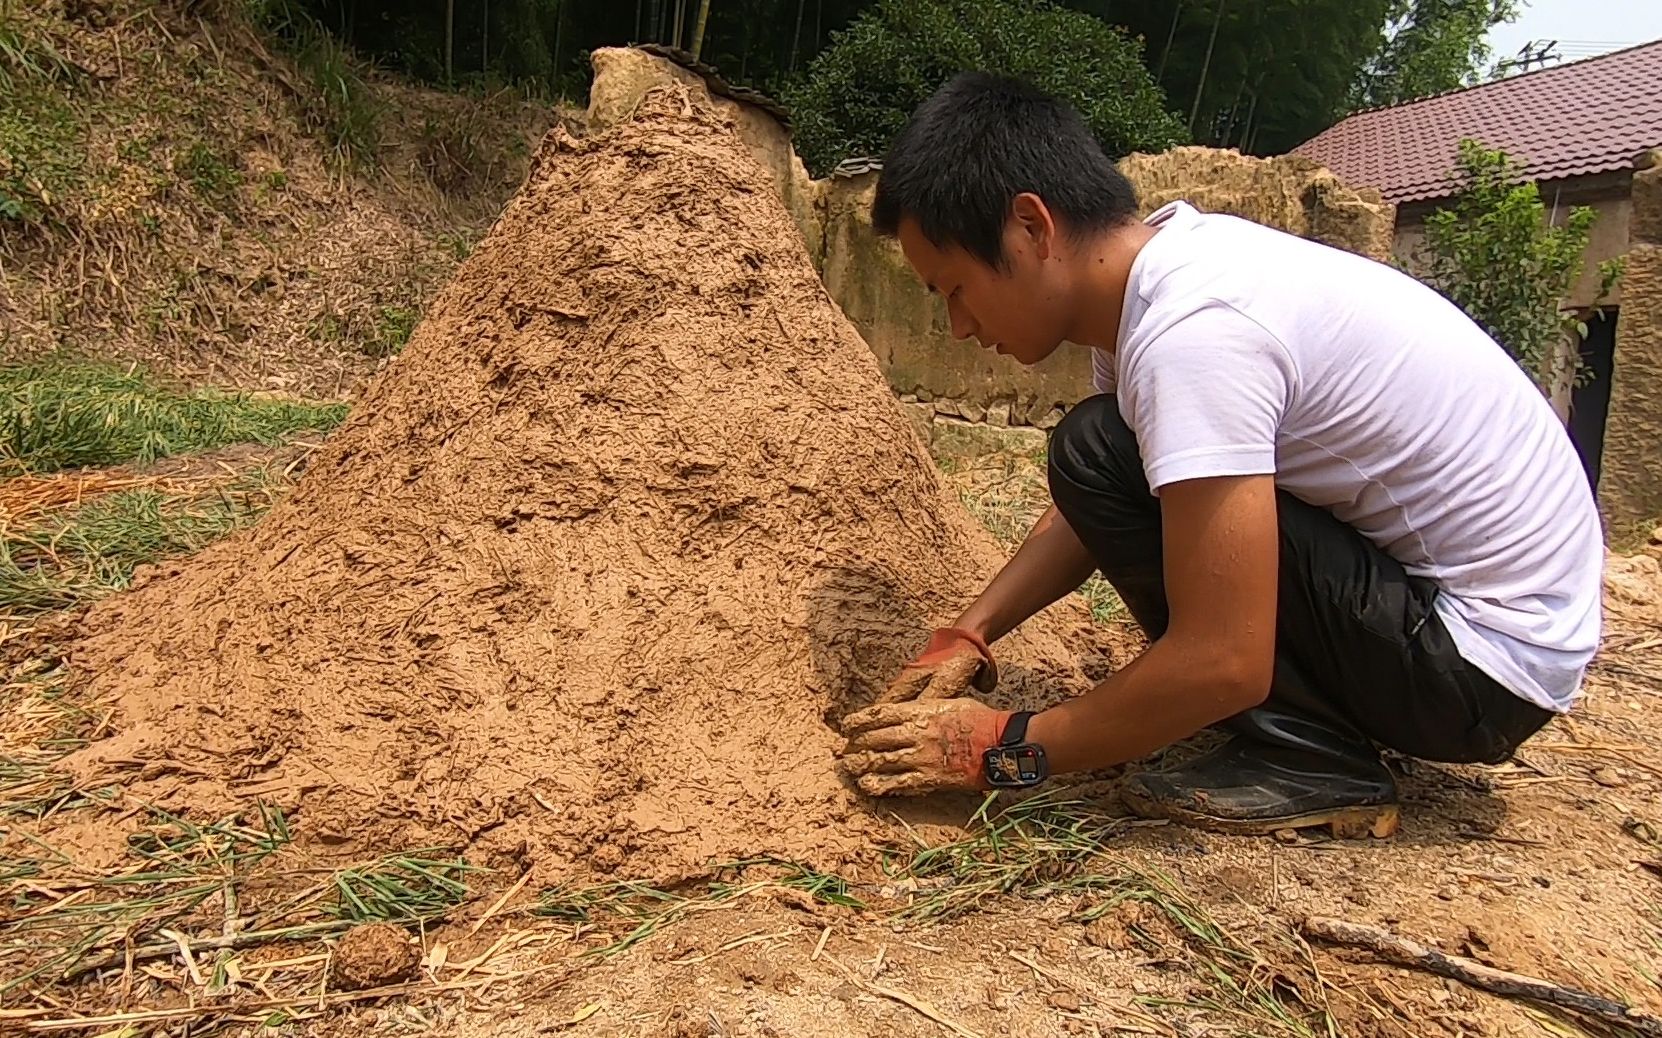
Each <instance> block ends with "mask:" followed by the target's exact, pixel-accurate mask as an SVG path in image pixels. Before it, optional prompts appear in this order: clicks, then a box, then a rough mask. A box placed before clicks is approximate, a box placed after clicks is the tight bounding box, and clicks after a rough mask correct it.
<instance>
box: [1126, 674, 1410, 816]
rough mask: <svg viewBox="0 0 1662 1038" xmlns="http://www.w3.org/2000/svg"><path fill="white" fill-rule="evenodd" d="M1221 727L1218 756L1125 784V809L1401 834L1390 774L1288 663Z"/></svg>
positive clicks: (1371, 748)
mask: <svg viewBox="0 0 1662 1038" xmlns="http://www.w3.org/2000/svg"><path fill="white" fill-rule="evenodd" d="M1223 727H1225V728H1227V729H1229V730H1230V731H1232V732H1234V733H1235V734H1234V735H1232V736H1231V737H1230V739H1229V741H1228V742H1226V743H1225V744H1224V745H1222V746H1220V747H1218V748H1217V749H1215V750H1212V751H1211V752H1209V753H1206V754H1203V755H1202V756H1200V757H1198V758H1196V759H1195V760H1192V761H1189V762H1188V763H1186V764H1182V765H1179V766H1177V767H1175V768H1171V769H1168V770H1166V771H1155V772H1142V773H1140V774H1136V775H1132V776H1131V777H1130V778H1128V779H1126V782H1125V786H1124V787H1123V789H1122V793H1121V795H1122V797H1123V798H1124V800H1125V803H1126V805H1127V806H1128V807H1130V808H1131V809H1132V810H1133V811H1135V812H1136V813H1137V814H1139V815H1141V816H1143V817H1144V818H1169V819H1171V820H1172V821H1176V822H1183V823H1185V824H1189V825H1195V826H1198V827H1201V828H1205V829H1212V830H1215V831H1218V832H1231V833H1270V832H1275V831H1277V830H1280V829H1300V828H1307V827H1311V826H1323V825H1325V826H1329V827H1331V829H1332V831H1333V834H1334V835H1335V836H1341V837H1360V836H1366V835H1370V834H1371V835H1373V836H1377V837H1385V836H1389V835H1391V834H1392V833H1394V832H1396V829H1397V823H1398V818H1399V814H1398V807H1397V789H1396V781H1395V780H1394V779H1393V778H1392V777H1391V772H1390V769H1388V768H1387V767H1386V766H1385V763H1384V762H1383V761H1382V760H1380V758H1379V752H1378V750H1376V749H1375V748H1374V745H1373V743H1372V742H1370V741H1369V740H1368V739H1367V738H1366V737H1364V736H1363V735H1361V733H1359V732H1358V731H1356V729H1355V728H1354V727H1353V726H1351V724H1350V723H1349V721H1348V720H1346V719H1345V718H1344V717H1342V716H1340V715H1339V714H1338V713H1337V712H1336V711H1335V710H1334V708H1333V707H1332V706H1331V705H1330V704H1329V703H1328V702H1327V701H1325V700H1323V699H1321V698H1320V697H1317V696H1315V695H1312V694H1311V692H1310V689H1309V686H1308V684H1306V683H1305V682H1304V681H1303V680H1301V678H1300V676H1299V675H1298V674H1297V673H1295V672H1294V668H1293V667H1292V666H1291V665H1289V664H1286V663H1284V662H1283V661H1278V662H1277V667H1276V680H1275V685H1274V690H1273V691H1272V692H1271V694H1270V698H1269V700H1268V701H1267V702H1266V703H1265V704H1264V705H1263V706H1260V707H1256V708H1254V709H1251V710H1247V711H1245V712H1243V713H1240V714H1237V715H1236V716H1234V717H1232V718H1230V719H1229V720H1228V721H1226V722H1224V725H1223Z"/></svg>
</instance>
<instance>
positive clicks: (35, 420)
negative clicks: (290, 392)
mask: <svg viewBox="0 0 1662 1038" xmlns="http://www.w3.org/2000/svg"><path fill="white" fill-rule="evenodd" d="M0 413H3V414H5V415H6V416H7V417H6V420H5V424H4V426H0V478H4V477H10V476H15V475H19V474H21V473H24V472H31V473H37V474H38V473H43V472H53V471H56V470H58V469H63V468H70V467H74V466H81V465H114V464H119V463H121V462H126V461H153V460H155V459H156V458H160V457H165V456H166V455H169V454H178V453H181V452H184V451H193V450H204V449H207V448H211V447H220V446H224V445H226V444H231V443H244V442H249V441H256V442H260V443H275V442H277V441H278V440H280V439H281V438H283V437H284V436H286V435H288V434H290V433H293V432H296V431H299V430H302V429H327V428H330V427H332V426H334V425H336V424H337V423H339V422H340V421H341V420H342V419H343V418H345V417H346V405H345V404H313V403H307V402H303V401H292V400H269V399H258V398H254V397H250V396H246V395H240V394H224V393H220V392H217V391H213V390H201V391H197V392H193V393H180V392H174V391H172V390H169V389H167V388H166V387H164V386H162V385H161V384H160V383H158V382H156V381H155V380H154V379H152V378H151V377H149V376H148V375H146V374H144V373H142V372H133V371H124V370H122V369H119V368H111V367H105V366H101V365H93V364H76V363H69V362H56V363H47V364H28V365H12V366H6V367H0Z"/></svg>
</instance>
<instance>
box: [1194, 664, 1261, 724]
mask: <svg viewBox="0 0 1662 1038" xmlns="http://www.w3.org/2000/svg"><path fill="white" fill-rule="evenodd" d="M1207 669H1208V670H1209V671H1210V672H1211V674H1212V681H1213V683H1214V687H1215V688H1216V689H1217V695H1218V698H1219V700H1220V701H1221V702H1222V703H1223V705H1224V706H1225V708H1226V709H1227V711H1228V712H1227V713H1226V714H1225V715H1224V716H1226V717H1231V716H1234V715H1235V714H1238V713H1240V712H1241V711H1242V710H1251V709H1252V708H1253V707H1256V706H1262V705H1263V704H1264V700H1266V699H1268V698H1269V697H1270V686H1271V685H1272V684H1273V683H1274V679H1275V654H1274V652H1273V651H1272V652H1255V651H1242V652H1233V653H1227V654H1224V655H1222V656H1221V657H1220V658H1218V659H1217V660H1215V661H1214V663H1213V665H1212V666H1211V667H1209V668H1207Z"/></svg>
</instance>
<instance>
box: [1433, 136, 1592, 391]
mask: <svg viewBox="0 0 1662 1038" xmlns="http://www.w3.org/2000/svg"><path fill="white" fill-rule="evenodd" d="M1458 169H1459V173H1460V178H1461V182H1462V183H1461V187H1460V190H1459V192H1458V193H1457V194H1455V195H1454V196H1453V198H1452V199H1451V200H1450V202H1449V204H1448V205H1446V206H1444V207H1442V208H1440V209H1438V210H1437V211H1436V212H1434V213H1432V214H1431V215H1430V216H1428V217H1426V221H1425V245H1424V247H1423V248H1422V249H1421V250H1420V251H1419V252H1418V253H1417V254H1416V255H1415V256H1414V257H1413V258H1412V259H1411V260H1410V262H1409V263H1408V264H1407V266H1408V269H1409V270H1410V271H1412V272H1413V273H1415V274H1416V275H1418V276H1419V277H1420V278H1421V280H1423V281H1425V282H1426V283H1427V284H1429V285H1431V286H1432V287H1433V288H1435V289H1437V290H1438V291H1439V292H1441V293H1443V295H1445V296H1447V297H1448V298H1449V299H1450V300H1452V301H1453V302H1454V303H1455V304H1456V305H1457V306H1459V307H1460V308H1461V309H1462V310H1464V311H1465V312H1466V314H1467V315H1468V316H1470V317H1471V318H1472V320H1474V321H1476V322H1477V323H1478V324H1480V325H1482V326H1483V328H1484V330H1486V331H1487V332H1488V333H1489V334H1490V335H1491V336H1492V337H1493V338H1494V339H1495V341H1496V342H1498V343H1500V345H1501V347H1502V348H1504V349H1505V350H1506V352H1507V353H1509V354H1511V355H1512V357H1513V358H1514V359H1515V360H1517V362H1518V363H1519V364H1520V365H1521V366H1522V367H1523V369H1524V370H1525V371H1527V372H1528V373H1529V375H1530V377H1531V378H1533V379H1535V381H1536V383H1537V384H1539V385H1543V386H1546V385H1549V384H1550V383H1551V382H1552V381H1554V378H1555V374H1556V373H1555V372H1554V371H1552V370H1551V365H1550V364H1549V363H1548V361H1549V358H1551V357H1553V356H1554V355H1555V353H1556V347H1557V345H1558V344H1559V343H1560V342H1561V341H1563V340H1564V339H1565V337H1566V336H1567V335H1568V334H1569V333H1570V332H1572V331H1574V332H1577V333H1579V334H1582V335H1585V334H1586V331H1587V330H1586V327H1585V326H1584V325H1583V324H1581V322H1580V321H1579V320H1578V319H1577V318H1576V317H1575V315H1574V314H1572V313H1570V312H1568V311H1566V310H1564V309H1563V302H1564V299H1565V298H1566V297H1567V296H1568V295H1569V293H1570V290H1571V289H1572V288H1573V287H1574V286H1575V283H1576V281H1577V279H1578V278H1580V276H1581V270H1582V266H1583V254H1584V253H1585V251H1586V249H1587V239H1588V236H1589V234H1590V233H1591V231H1592V227H1593V222H1594V220H1595V219H1597V214H1596V213H1595V212H1594V211H1593V210H1592V209H1590V208H1588V207H1585V206H1576V207H1574V208H1572V209H1570V211H1569V213H1568V216H1567V218H1566V219H1565V220H1564V222H1563V223H1562V224H1559V225H1557V226H1552V225H1550V224H1548V223H1547V219H1546V206H1545V205H1544V204H1542V202H1541V195H1540V192H1539V191H1538V190H1536V187H1535V185H1534V184H1533V183H1528V182H1524V180H1523V175H1522V170H1521V168H1520V167H1519V166H1518V165H1517V164H1516V163H1515V162H1513V161H1512V159H1510V158H1509V157H1508V156H1507V155H1506V153H1505V152H1501V151H1490V150H1487V149H1485V148H1484V147H1483V146H1482V145H1480V144H1478V143H1477V142H1476V141H1471V140H1466V141H1461V142H1460V158H1459V166H1458ZM1601 270H1602V272H1603V275H1604V277H1603V282H1604V283H1603V286H1602V289H1601V298H1602V295H1603V293H1604V292H1607V291H1608V290H1609V289H1610V287H1611V285H1612V284H1613V283H1614V281H1615V279H1616V277H1617V276H1618V274H1619V272H1620V267H1619V266H1618V265H1615V264H1607V265H1605V266H1604V267H1602V268H1601Z"/></svg>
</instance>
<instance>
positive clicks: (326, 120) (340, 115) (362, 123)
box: [254, 0, 382, 170]
mask: <svg viewBox="0 0 1662 1038" xmlns="http://www.w3.org/2000/svg"><path fill="white" fill-rule="evenodd" d="M254 13H255V16H256V18H257V19H258V20H259V22H260V23H261V24H262V25H264V26H265V27H266V28H267V29H268V30H270V31H271V32H273V33H275V34H276V35H277V37H278V38H279V39H281V40H283V41H284V43H285V44H286V45H287V46H288V49H289V51H290V53H291V54H292V55H293V58H294V62H295V65H296V66H297V67H298V68H299V69H300V71H301V72H302V73H304V74H305V76H306V78H307V80H308V81H309V82H308V84H307V85H308V86H309V88H310V89H308V90H306V91H304V92H302V93H301V95H300V97H299V101H300V109H301V117H302V118H303V119H304V120H305V122H306V126H307V128H308V129H310V130H311V131H312V132H313V133H316V134H317V135H318V136H319V137H320V138H322V140H323V142H324V144H325V145H327V146H328V148H329V154H330V157H331V158H332V159H333V160H334V162H335V164H336V165H337V166H339V167H340V168H343V169H356V170H363V169H372V168H374V167H375V166H376V165H378V164H379V153H380V148H381V131H380V121H381V115H382V104H381V100H380V98H379V97H378V96H377V94H376V92H375V88H374V87H373V86H371V85H370V84H369V82H368V80H366V79H365V78H364V77H363V75H362V74H361V73H360V71H359V69H358V63H357V61H356V59H354V57H353V56H352V54H351V53H350V52H349V51H348V50H347V48H346V47H345V46H344V45H343V44H342V43H341V42H340V41H339V40H338V39H336V38H335V37H334V36H333V35H331V34H330V33H329V32H328V31H327V30H326V29H324V27H323V26H322V25H321V24H319V23H318V22H317V20H316V19H314V18H313V17H312V16H311V14H309V13H308V12H307V11H306V10H305V8H303V7H302V6H300V5H299V4H297V3H291V2H290V0H260V2H259V3H258V4H257V5H256V7H255V11H254Z"/></svg>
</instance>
